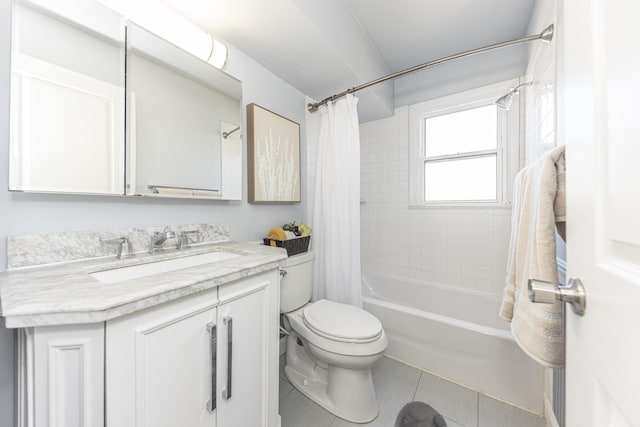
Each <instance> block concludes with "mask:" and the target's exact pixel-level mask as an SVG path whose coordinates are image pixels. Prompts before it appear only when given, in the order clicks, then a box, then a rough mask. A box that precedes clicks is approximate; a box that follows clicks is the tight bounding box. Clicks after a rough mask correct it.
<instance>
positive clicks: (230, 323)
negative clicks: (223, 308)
mask: <svg viewBox="0 0 640 427" xmlns="http://www.w3.org/2000/svg"><path fill="white" fill-rule="evenodd" d="M222 321H223V322H224V324H225V325H226V326H227V388H226V389H225V390H222V398H223V399H224V400H229V399H231V366H232V361H233V319H232V318H231V316H225V317H223V318H222Z"/></svg>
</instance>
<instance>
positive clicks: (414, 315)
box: [362, 273, 544, 414]
mask: <svg viewBox="0 0 640 427" xmlns="http://www.w3.org/2000/svg"><path fill="white" fill-rule="evenodd" d="M362 282H363V305H364V308H365V310H367V311H369V312H371V313H372V314H374V315H375V316H376V317H377V318H378V319H380V321H381V322H382V325H383V327H384V329H385V332H386V333H387V336H388V338H389V347H388V349H387V352H386V353H387V355H389V356H392V357H395V358H397V359H399V360H402V361H404V362H407V363H408V364H410V365H413V366H416V367H418V368H421V369H424V370H427V371H429V372H432V373H434V374H436V375H438V376H441V377H444V378H447V379H449V380H452V381H454V382H456V383H459V384H461V385H464V386H465V387H468V388H471V389H473V390H476V391H479V392H482V393H484V394H487V395H489V396H493V397H495V398H498V399H500V400H503V401H505V402H508V403H510V404H512V405H515V406H518V407H521V408H524V409H527V410H529V411H532V412H535V413H538V414H542V412H543V381H544V370H543V368H542V367H541V366H540V365H538V364H537V363H536V362H534V361H533V360H532V359H530V358H529V357H528V356H527V355H526V354H524V352H522V350H520V348H519V347H518V345H517V344H516V343H515V341H514V340H513V337H512V335H511V332H510V331H509V324H508V323H507V322H505V321H503V320H502V319H500V317H498V310H499V308H500V301H499V300H498V299H497V298H493V297H491V296H487V295H484V294H481V293H473V292H471V291H466V290H464V289H459V288H453V287H449V286H442V285H438V284H433V283H428V282H422V281H415V280H410V279H404V278H397V277H387V276H382V275H379V274H372V273H365V274H364V275H363V281H362Z"/></svg>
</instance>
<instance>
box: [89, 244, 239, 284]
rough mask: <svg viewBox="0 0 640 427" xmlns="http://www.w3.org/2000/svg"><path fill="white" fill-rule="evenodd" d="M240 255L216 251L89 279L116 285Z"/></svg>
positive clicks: (107, 271) (141, 265) (98, 275)
mask: <svg viewBox="0 0 640 427" xmlns="http://www.w3.org/2000/svg"><path fill="white" fill-rule="evenodd" d="M238 256H240V255H238V254H234V253H231V252H224V251H216V252H207V253H204V254H200V255H191V256H184V257H180V258H171V259H167V260H164V261H155V262H148V263H146V264H138V265H132V266H129V267H121V268H113V269H111V270H103V271H96V272H94V273H89V275H90V276H91V277H93V278H94V279H97V280H98V281H99V282H102V283H118V282H122V281H124V280H132V279H138V278H140V277H146V276H153V275H155V274H160V273H167V272H169V271H175V270H180V269H183V268H188V267H195V266H196V265H202V264H209V263H212V262H218V261H222V260H225V259H230V258H236V257H238Z"/></svg>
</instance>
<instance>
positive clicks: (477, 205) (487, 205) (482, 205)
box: [409, 202, 511, 210]
mask: <svg viewBox="0 0 640 427" xmlns="http://www.w3.org/2000/svg"><path fill="white" fill-rule="evenodd" d="M452 208H453V209H504V210H510V209H511V203H503V202H439V203H438V202H434V203H423V204H410V205H409V209H452Z"/></svg>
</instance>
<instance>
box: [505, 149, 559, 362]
mask: <svg viewBox="0 0 640 427" xmlns="http://www.w3.org/2000/svg"><path fill="white" fill-rule="evenodd" d="M559 172H561V173H559ZM559 184H560V189H559ZM559 190H560V191H559ZM563 197H564V146H562V147H558V148H555V149H553V150H551V151H549V152H548V153H546V154H545V155H543V156H542V157H541V158H540V159H538V160H537V161H536V162H535V163H533V164H532V165H531V166H529V167H527V168H524V169H523V170H522V171H520V173H519V174H518V176H517V177H516V181H515V185H514V197H513V198H514V200H513V214H512V224H511V241H510V244H509V260H508V265H507V277H506V286H505V289H504V295H503V300H502V307H501V308H500V317H502V318H503V319H505V320H507V321H510V322H511V331H512V333H513V336H514V338H515V340H516V342H517V343H518V345H519V346H520V347H521V348H522V349H523V350H524V351H525V352H526V353H527V354H528V355H529V356H531V357H532V358H533V359H534V360H536V361H538V362H539V363H541V364H543V365H545V366H548V367H561V366H564V358H565V355H564V332H563V323H562V306H561V305H560V302H557V303H555V304H534V303H532V302H531V301H529V297H528V290H527V282H528V279H529V278H536V279H539V280H544V281H547V282H553V283H558V267H557V262H556V237H555V230H556V227H555V226H556V218H557V219H558V220H560V221H563V220H564V212H563V211H564V204H565V202H564V200H563ZM556 198H558V200H556ZM556 209H557V210H558V212H557V213H556Z"/></svg>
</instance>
